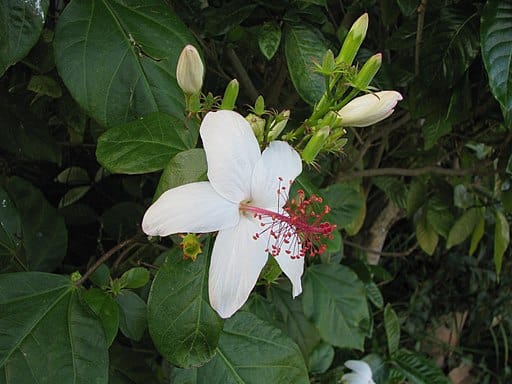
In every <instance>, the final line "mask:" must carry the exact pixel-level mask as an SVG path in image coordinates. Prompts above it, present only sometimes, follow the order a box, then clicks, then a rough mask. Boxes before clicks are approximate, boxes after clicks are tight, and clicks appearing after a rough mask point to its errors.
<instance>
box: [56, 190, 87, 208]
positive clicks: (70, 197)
mask: <svg viewBox="0 0 512 384" xmlns="http://www.w3.org/2000/svg"><path fill="white" fill-rule="evenodd" d="M90 189H91V186H90V185H82V186H80V187H74V188H71V189H70V190H69V191H67V192H66V193H65V194H64V196H62V198H61V199H60V201H59V208H63V207H67V206H69V205H71V204H73V203H76V202H77V201H78V200H80V199H81V198H82V197H84V196H85V195H86V194H87V192H89V190H90Z"/></svg>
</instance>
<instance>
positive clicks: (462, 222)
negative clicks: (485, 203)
mask: <svg viewBox="0 0 512 384" xmlns="http://www.w3.org/2000/svg"><path fill="white" fill-rule="evenodd" d="M482 215H483V211H482V209H481V208H470V209H468V210H467V211H466V212H464V213H463V214H462V216H461V217H459V218H458V219H457V221H456V222H455V224H453V227H452V229H451V230H450V233H449V234H448V239H446V248H448V249H449V248H451V247H453V246H454V245H457V244H460V243H462V242H463V241H464V240H466V239H467V238H468V237H469V235H471V234H472V233H473V230H474V229H475V226H476V225H477V224H478V221H479V219H480V218H481V217H482Z"/></svg>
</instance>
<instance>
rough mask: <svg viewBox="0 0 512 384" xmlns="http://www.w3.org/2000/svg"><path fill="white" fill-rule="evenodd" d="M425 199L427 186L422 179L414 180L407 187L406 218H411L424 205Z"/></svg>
mask: <svg viewBox="0 0 512 384" xmlns="http://www.w3.org/2000/svg"><path fill="white" fill-rule="evenodd" d="M426 197H427V185H426V184H425V182H424V181H423V180H422V179H419V178H415V179H413V181H412V182H411V184H410V186H409V192H408V193H407V201H406V208H407V216H409V217H411V216H412V215H414V214H415V213H416V211H417V210H418V209H420V208H421V207H422V205H423V204H425V199H426Z"/></svg>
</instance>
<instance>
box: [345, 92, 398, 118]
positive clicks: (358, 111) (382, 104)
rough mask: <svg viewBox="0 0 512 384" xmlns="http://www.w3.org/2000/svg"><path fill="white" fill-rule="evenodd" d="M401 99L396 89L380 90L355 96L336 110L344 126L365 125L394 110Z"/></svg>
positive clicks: (384, 116) (386, 115)
mask: <svg viewBox="0 0 512 384" xmlns="http://www.w3.org/2000/svg"><path fill="white" fill-rule="evenodd" d="M400 100H402V95H401V94H400V93H398V92H397V91H381V92H377V93H369V94H367V95H364V96H359V97H356V98H355V99H354V100H352V101H351V102H350V103H348V104H347V105H345V106H344V107H343V108H341V109H340V111H339V112H338V115H339V117H341V125H342V126H344V127H347V126H350V127H367V126H368V125H372V124H375V123H377V122H379V121H381V120H384V119H385V118H386V117H388V116H389V115H391V114H392V113H393V112H394V108H395V106H396V104H397V103H398V102H399V101H400Z"/></svg>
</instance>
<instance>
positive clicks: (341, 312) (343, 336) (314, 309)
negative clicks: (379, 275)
mask: <svg viewBox="0 0 512 384" xmlns="http://www.w3.org/2000/svg"><path fill="white" fill-rule="evenodd" d="M302 304H303V306H304V313H305V314H306V316H307V317H309V318H310V319H311V320H312V321H313V323H314V324H315V325H316V327H317V328H318V330H319V332H320V335H321V336H322V339H324V340H325V341H327V342H328V343H330V344H332V345H335V346H337V347H340V348H356V349H359V350H363V344H364V338H365V336H366V335H367V334H368V326H369V322H370V315H369V313H368V304H367V302H366V291H365V287H364V284H363V283H362V281H361V280H359V278H358V277H357V275H356V274H355V273H354V272H353V271H352V270H350V269H349V268H347V267H345V266H343V265H331V264H329V265H327V264H322V265H313V266H311V267H310V268H308V269H307V270H306V273H305V274H304V293H303V294H302Z"/></svg>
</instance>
